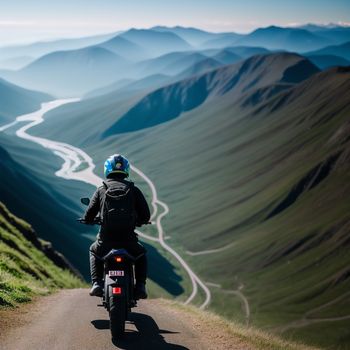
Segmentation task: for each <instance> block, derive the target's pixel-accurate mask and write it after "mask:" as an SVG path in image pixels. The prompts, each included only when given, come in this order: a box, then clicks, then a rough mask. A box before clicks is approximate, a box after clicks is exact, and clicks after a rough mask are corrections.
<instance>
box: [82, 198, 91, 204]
mask: <svg viewBox="0 0 350 350" xmlns="http://www.w3.org/2000/svg"><path fill="white" fill-rule="evenodd" d="M80 202H82V203H83V204H84V205H89V204H90V199H89V198H80Z"/></svg>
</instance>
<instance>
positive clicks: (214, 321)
mask: <svg viewBox="0 0 350 350" xmlns="http://www.w3.org/2000/svg"><path fill="white" fill-rule="evenodd" d="M160 302H161V304H163V305H164V306H166V307H170V308H173V309H177V310H180V311H181V312H183V313H185V314H187V315H188V317H189V318H191V317H194V323H195V325H196V330H199V331H200V332H201V333H203V334H204V336H205V335H206V337H207V338H210V339H211V340H213V339H214V343H215V340H217V341H218V342H219V343H220V342H222V341H223V342H225V343H228V342H229V341H230V339H231V341H233V340H238V341H241V342H242V345H245V347H248V348H249V349H259V350H260V349H261V350H264V349H268V350H316V349H318V348H316V347H312V346H308V345H305V344H303V343H301V342H296V341H292V340H287V339H281V338H279V337H278V336H276V335H273V334H271V333H269V332H267V331H262V330H258V329H256V328H254V327H251V326H244V325H242V324H241V323H237V322H235V321H229V320H227V319H225V318H223V317H221V316H218V315H217V314H214V313H212V312H210V311H203V310H199V309H198V308H196V307H193V306H189V305H183V304H180V303H178V302H174V301H168V300H160ZM228 345H229V344H228ZM214 348H215V346H213V349H214ZM228 348H229V347H228Z"/></svg>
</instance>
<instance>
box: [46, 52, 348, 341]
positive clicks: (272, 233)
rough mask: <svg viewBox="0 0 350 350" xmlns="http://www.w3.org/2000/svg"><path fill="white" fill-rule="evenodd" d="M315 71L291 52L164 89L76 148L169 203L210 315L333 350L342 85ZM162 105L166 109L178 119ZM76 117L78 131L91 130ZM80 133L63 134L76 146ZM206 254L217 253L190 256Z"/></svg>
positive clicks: (334, 73)
mask: <svg viewBox="0 0 350 350" xmlns="http://www.w3.org/2000/svg"><path fill="white" fill-rule="evenodd" d="M316 72H317V69H315V68H314V66H313V65H311V64H310V63H308V62H307V61H306V60H304V59H303V58H302V57H300V56H297V55H290V54H275V55H270V56H260V57H259V56H258V57H254V58H251V59H249V60H246V61H244V62H243V64H240V65H236V66H232V67H225V68H224V69H223V68H221V69H218V70H215V71H212V72H209V73H207V74H206V75H203V76H198V77H194V78H193V79H190V80H185V81H182V82H181V83H177V84H174V85H173V86H167V87H165V88H164V89H161V90H159V91H157V93H155V92H153V93H151V94H149V95H148V96H147V97H143V98H142V99H141V100H139V101H138V104H136V105H134V107H132V108H131V109H128V107H129V103H130V100H129V101H127V102H126V103H125V105H123V106H122V107H121V108H120V109H119V110H114V111H113V113H110V114H107V112H106V113H105V114H104V118H103V122H102V123H101V124H100V125H99V128H98V130H96V128H95V129H94V130H92V131H91V132H92V133H94V134H93V135H96V133H101V134H102V132H103V131H102V130H101V129H102V127H106V126H107V124H109V123H110V125H113V124H112V122H113V121H114V122H115V123H118V121H120V120H124V121H125V123H126V121H127V119H128V120H129V122H130V124H128V126H132V128H128V130H124V129H119V128H118V127H116V126H118V125H116V124H114V128H113V130H110V129H107V130H109V131H112V132H111V134H113V133H115V134H114V135H111V137H108V138H105V139H102V140H101V142H100V143H96V138H95V137H92V138H91V139H90V143H89V145H88V147H87V151H88V153H90V154H93V155H94V159H95V160H97V165H98V167H101V163H102V161H103V159H104V158H105V155H106V154H109V153H114V152H115V151H116V150H117V151H118V152H122V153H125V154H127V155H128V156H129V158H130V159H131V161H132V162H134V163H135V164H136V165H137V167H139V168H141V169H142V170H143V171H144V172H145V173H146V174H147V175H148V176H149V177H150V178H151V179H152V180H153V181H154V182H155V184H156V185H157V189H158V193H159V198H160V199H161V200H164V201H165V202H166V203H167V204H168V205H169V206H170V214H169V215H168V216H167V217H166V218H165V219H164V223H165V225H166V233H167V235H169V234H170V236H171V239H170V240H169V244H170V243H171V245H172V246H173V247H175V248H176V249H177V250H178V251H179V252H180V253H181V254H183V255H185V254H188V255H187V260H188V261H189V262H190V264H191V266H193V267H194V268H195V270H196V272H198V273H199V275H200V276H201V277H202V278H203V280H204V281H206V282H207V283H208V286H209V287H210V288H211V291H212V294H213V299H212V303H211V308H212V309H213V310H215V311H218V312H220V313H221V314H223V315H224V316H226V317H229V318H235V319H239V320H242V321H246V320H247V319H248V320H249V321H250V322H251V323H253V324H255V325H257V326H259V327H269V328H271V329H273V330H275V331H276V332H280V333H282V334H284V335H288V336H293V337H295V338H299V339H300V338H303V339H305V340H307V341H309V342H312V343H317V344H322V345H327V346H332V345H334V344H337V345H339V346H343V347H344V348H345V347H346V344H348V343H349V332H348V329H350V328H349V322H350V317H349V315H350V310H349V305H350V304H349V302H348V298H349V294H348V288H349V283H350V280H349V276H350V275H349V270H348V266H349V263H350V261H349V254H347V250H348V245H349V238H348V232H349V222H350V218H349V202H348V200H347V199H348V197H349V195H350V193H349V190H350V188H349V183H350V181H349V173H350V171H349V152H350V151H349V147H350V146H349V142H350V139H349V136H348V135H349V121H348V115H349V113H350V110H349V108H350V107H349V106H350V103H349V102H350V101H349V98H350V97H349V94H348V93H347V91H349V89H350V86H349V84H350V75H349V70H348V69H344V68H338V69H333V70H330V71H326V72H322V73H316ZM315 73H316V74H315ZM208 78H210V79H208ZM214 78H215V79H214ZM198 81H202V82H203V83H204V85H205V82H207V83H208V82H209V83H211V84H208V85H207V86H204V88H203V85H202V84H199V87H200V88H203V90H204V91H205V93H204V94H203V96H204V98H202V99H201V100H200V103H199V104H196V105H195V106H193V105H190V106H189V107H190V108H188V105H187V104H186V103H184V102H187V101H188V98H189V96H190V94H189V92H191V93H193V94H195V92H198V91H199V94H200V95H201V91H202V90H200V89H199V90H198V89H196V88H195V87H196V83H197V82H198ZM213 86H214V88H211V89H207V88H210V87H213ZM190 88H191V89H190ZM192 88H193V90H192ZM208 93H209V94H208ZM157 94H158V95H160V96H161V98H160V99H157V98H156V97H157ZM164 98H165V101H173V100H174V99H176V101H177V106H178V107H179V108H178V110H177V111H176V113H174V114H173V113H172V112H173V111H168V110H167V109H166V107H167V106H169V103H168V104H166V103H164V104H162V101H164ZM150 101H151V102H152V103H149V102H150ZM91 102H92V101H90V103H91ZM87 103H88V102H86V104H87ZM140 103H141V105H142V107H143V108H140V110H141V112H142V113H141V112H140V114H138V115H136V114H135V115H134V114H133V115H132V116H130V113H129V112H130V111H133V112H135V106H139V107H140ZM74 108H76V109H78V105H76V106H75V107H74ZM128 110H129V112H128ZM160 111H162V112H163V113H159V112H160ZM57 112H58V111H57ZM61 112H62V113H63V112H67V111H66V110H63V109H62V110H61ZM145 112H147V113H145ZM113 114H114V115H113ZM82 116H83V117H85V119H83V118H82V119H81V122H82V123H84V125H88V124H89V123H91V122H92V120H96V119H95V115H88V114H82ZM126 117H127V119H124V118H126ZM130 117H133V118H130ZM155 117H157V118H158V119H157V120H156V123H155V122H154V119H152V118H155ZM126 124H127V123H126ZM126 124H125V125H126ZM119 126H120V125H119ZM48 127H49V126H48ZM63 128H65V127H64V126H63ZM145 128H147V130H146V129H145ZM79 129H80V130H81V129H82V128H81V125H79ZM80 130H78V131H74V128H70V130H69V133H67V132H65V133H62V134H61V135H62V138H65V141H67V140H68V142H73V143H74V142H76V140H77V139H78V138H77V137H75V138H74V133H77V134H78V133H79V132H81V131H80ZM131 130H133V132H130V131H131ZM101 131H102V132H101ZM56 132H57V133H58V132H59V130H58V129H57V130H56ZM88 137H89V136H88V135H86V136H85V138H84V141H85V142H86V141H87V140H88ZM86 143H88V142H86ZM84 146H86V144H85V145H84ZM208 249H219V250H218V251H216V252H211V253H204V254H198V255H193V254H191V253H196V252H197V253H200V252H201V251H206V250H208ZM242 296H244V297H245V299H244V300H246V301H248V303H249V308H250V312H249V313H248V312H246V309H243V310H244V312H242V304H243V301H242V300H243V297H242Z"/></svg>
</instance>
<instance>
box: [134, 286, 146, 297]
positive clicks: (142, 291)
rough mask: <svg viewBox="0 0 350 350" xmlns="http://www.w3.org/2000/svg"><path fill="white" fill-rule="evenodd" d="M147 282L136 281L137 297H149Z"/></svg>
mask: <svg viewBox="0 0 350 350" xmlns="http://www.w3.org/2000/svg"><path fill="white" fill-rule="evenodd" d="M147 297H148V295H147V292H146V284H145V283H144V282H136V285H135V298H136V299H147Z"/></svg>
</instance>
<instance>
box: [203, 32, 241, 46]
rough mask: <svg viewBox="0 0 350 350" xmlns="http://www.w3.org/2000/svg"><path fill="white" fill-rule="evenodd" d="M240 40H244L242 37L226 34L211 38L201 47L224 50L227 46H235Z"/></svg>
mask: <svg viewBox="0 0 350 350" xmlns="http://www.w3.org/2000/svg"><path fill="white" fill-rule="evenodd" d="M241 38H244V35H240V34H235V33H227V34H222V35H220V36H217V37H216V38H212V39H210V40H208V41H206V42H204V43H203V44H202V45H201V48H202V49H205V48H224V47H228V46H235V45H236V43H237V41H238V40H239V39H241Z"/></svg>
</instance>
